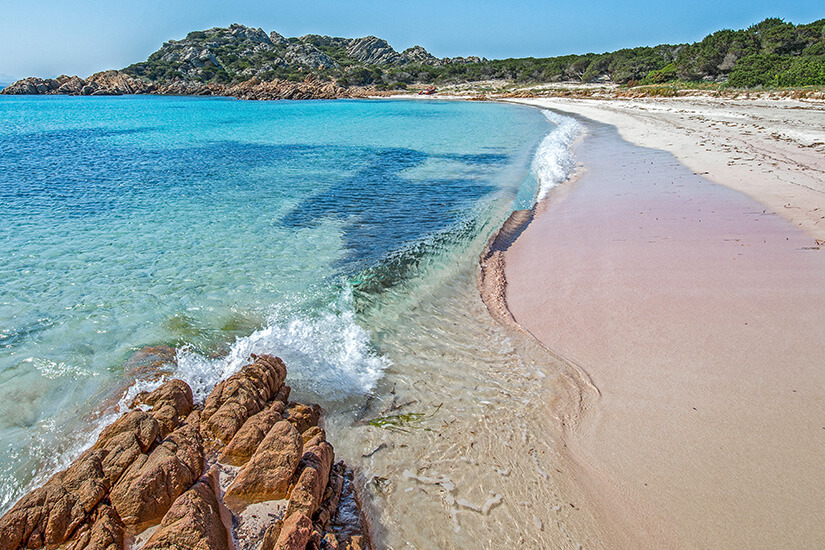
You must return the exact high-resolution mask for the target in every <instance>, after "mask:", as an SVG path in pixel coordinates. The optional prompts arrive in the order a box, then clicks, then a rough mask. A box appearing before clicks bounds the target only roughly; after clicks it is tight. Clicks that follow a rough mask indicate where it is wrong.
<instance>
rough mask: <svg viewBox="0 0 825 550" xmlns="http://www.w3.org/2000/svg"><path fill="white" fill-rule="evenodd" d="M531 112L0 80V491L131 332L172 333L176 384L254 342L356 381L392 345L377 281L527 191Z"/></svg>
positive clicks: (196, 384)
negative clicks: (46, 89)
mask: <svg viewBox="0 0 825 550" xmlns="http://www.w3.org/2000/svg"><path fill="white" fill-rule="evenodd" d="M553 128H554V126H552V125H551V124H548V122H547V119H546V118H545V117H543V116H542V115H541V114H540V112H538V111H536V110H534V109H530V108H524V107H518V106H509V105H496V104H482V103H455V102H440V101H427V102H414V101H392V102H391V101H315V102H241V101H236V100H231V99H223V98H175V97H117V98H72V97H3V98H2V101H0V135H1V136H2V139H0V258H2V262H0V509H5V508H7V507H8V506H10V505H11V503H12V502H13V501H14V500H15V499H16V498H17V497H19V495H20V494H21V493H22V491H23V489H24V488H25V487H26V486H27V485H29V484H30V482H31V481H32V480H33V479H42V478H43V477H44V476H46V475H48V474H49V473H50V472H52V471H53V470H54V467H55V466H56V465H58V464H60V463H63V462H65V461H66V460H68V459H69V458H70V457H71V456H72V455H73V454H76V453H77V452H78V450H79V449H81V448H82V447H83V446H84V445H86V444H88V441H89V437H90V435H91V434H93V433H94V431H95V429H97V428H98V427H99V425H100V423H101V421H100V420H99V419H97V416H98V415H99V412H100V411H99V410H98V404H99V403H100V402H101V400H105V399H108V398H111V397H115V398H116V397H117V392H118V391H121V390H122V388H124V387H126V386H128V385H129V384H131V383H132V381H133V380H132V378H131V377H133V376H134V375H133V374H132V373H131V372H128V371H125V370H124V367H123V365H124V361H125V360H126V359H127V358H128V357H129V356H130V355H131V354H132V353H133V352H134V351H136V350H138V349H140V348H142V347H144V346H147V345H156V344H171V345H174V346H176V347H178V348H180V351H179V353H178V356H179V357H178V359H179V369H178V372H177V373H176V375H178V376H181V377H183V378H184V379H186V380H187V381H189V382H190V383H191V384H192V385H193V388H194V389H195V391H196V395H198V396H203V395H204V394H205V393H206V392H207V391H208V390H209V389H210V388H211V386H212V385H213V384H214V383H215V382H216V381H217V380H219V379H220V378H222V377H225V376H227V375H228V374H230V373H231V372H233V371H234V370H235V369H237V368H238V367H239V366H240V365H241V364H242V363H243V361H244V360H245V359H246V357H248V354H249V353H250V352H258V353H261V352H271V353H275V354H277V355H280V356H281V357H283V358H284V360H285V361H286V362H287V365H288V367H289V372H290V383H291V384H292V385H294V386H296V387H298V388H300V390H301V392H302V393H303V394H305V395H307V396H309V397H310V398H312V399H315V400H318V401H320V402H322V403H325V404H326V405H327V406H328V407H331V408H333V409H335V408H336V407H341V408H346V407H347V406H348V405H347V403H354V402H358V401H362V400H363V399H364V398H365V396H368V395H369V394H370V392H372V391H373V390H374V389H375V387H376V383H377V382H378V381H379V380H380V379H381V376H382V373H383V372H384V371H385V369H387V368H388V367H389V366H390V365H391V364H392V362H393V360H394V359H393V357H395V356H397V355H398V352H397V349H396V346H397V340H396V339H394V337H392V336H391V335H389V336H388V333H387V331H385V329H384V325H385V324H386V322H387V318H388V317H387V315H390V314H383V313H380V312H385V311H388V309H387V307H386V302H387V300H389V299H392V300H395V299H397V297H398V296H402V298H401V299H402V300H403V299H405V298H403V295H404V292H407V293H409V292H410V291H411V290H410V289H411V288H413V287H409V286H406V287H405V286H404V284H403V283H404V282H405V281H408V280H412V279H414V280H426V278H427V276H426V275H425V274H426V273H428V272H429V271H428V270H431V269H432V268H433V266H435V267H439V266H440V267H444V266H449V265H451V264H453V263H455V262H464V263H465V264H466V263H467V261H468V258H472V256H473V254H476V255H477V253H478V250H472V251H471V252H467V251H468V247H473V246H476V247H477V246H478V245H477V243H478V242H479V239H481V241H482V242H483V239H484V238H486V235H485V233H489V232H490V231H492V230H493V229H494V228H495V224H496V223H498V221H499V218H501V216H506V213H507V212H508V211H509V210H511V209H512V208H513V207H516V206H518V205H519V204H522V205H523V203H530V202H531V201H532V200H534V198H535V196H536V193H537V189H538V186H539V184H538V182H537V181H536V179H535V177H534V176H533V174H535V173H536V169H535V167H534V168H533V169H532V170H531V163H532V162H533V155H534V152H535V150H536V148H537V147H538V144H539V143H540V142H541V140H542V139H543V138H544V137H545V136H546V135H547V134H548V133H549V132H551V131H552V130H553ZM473 243H475V244H473ZM457 254H458V255H459V256H460V259H459V256H457ZM470 261H471V260H470ZM446 269H448V270H449V269H450V268H449V267H447V268H446ZM436 271H438V269H436ZM439 273H441V271H439ZM447 273H449V271H448V272H447ZM449 278H450V276H449V274H448V275H447V276H446V277H441V278H435V279H433V280H432V281H431V284H435V285H438V284H442V282H443V281H444V280H449ZM439 281H442V282H439ZM402 287H403V288H406V290H399V289H401V288H402ZM416 292H418V291H417V290H416ZM408 297H409V296H408ZM392 315H397V313H392ZM405 315H406V314H405ZM419 322H421V323H426V321H424V320H423V319H421V318H419ZM441 345H442V346H444V347H445V349H446V346H448V345H452V344H451V343H448V342H444V343H443V344H441ZM227 352H228V353H229V356H228V357H221V358H216V357H219V356H222V355H225V354H226V353H227ZM133 391H134V390H133ZM335 403H340V405H335ZM110 409H111V407H110ZM107 410H109V409H107Z"/></svg>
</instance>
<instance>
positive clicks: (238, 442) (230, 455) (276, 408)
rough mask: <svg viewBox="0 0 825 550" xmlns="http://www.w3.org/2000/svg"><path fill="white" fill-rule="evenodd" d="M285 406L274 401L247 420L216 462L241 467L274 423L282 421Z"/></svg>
mask: <svg viewBox="0 0 825 550" xmlns="http://www.w3.org/2000/svg"><path fill="white" fill-rule="evenodd" d="M285 408H286V404H284V403H283V402H281V401H275V402H274V403H273V404H272V405H270V406H269V407H268V408H266V409H264V410H262V411H261V412H259V413H258V414H255V415H252V416H251V417H250V418H249V420H247V421H246V422H245V423H244V425H243V426H242V427H241V429H240V430H238V431H237V433H236V434H235V436H234V437H233V438H232V440H231V441H230V442H229V444H228V445H227V446H226V447H225V448H224V449H223V451H222V452H221V455H220V457H219V458H218V462H221V463H223V464H230V465H232V466H243V465H244V464H246V463H247V461H248V460H249V459H250V458H252V455H253V454H255V450H256V449H257V448H258V445H260V444H261V441H263V440H264V438H265V437H266V435H267V434H268V433H269V430H271V429H272V426H274V425H275V423H276V422H278V421H280V420H282V418H281V413H283V412H284V409H285Z"/></svg>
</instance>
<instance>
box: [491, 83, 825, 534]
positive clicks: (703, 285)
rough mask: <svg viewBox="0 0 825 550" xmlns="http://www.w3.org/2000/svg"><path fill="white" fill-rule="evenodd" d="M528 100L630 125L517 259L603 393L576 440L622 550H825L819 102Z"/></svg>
mask: <svg viewBox="0 0 825 550" xmlns="http://www.w3.org/2000/svg"><path fill="white" fill-rule="evenodd" d="M524 102H525V103H533V104H539V105H542V106H547V107H551V108H554V109H558V110H559V111H561V112H569V113H579V114H581V115H584V116H586V117H588V118H590V119H593V120H599V121H601V122H606V123H608V124H612V125H615V127H614V126H608V125H604V124H596V123H588V124H587V127H588V137H586V138H585V139H584V140H583V142H582V143H581V144H580V145H579V146H578V148H577V156H578V159H579V160H580V161H581V162H582V163H583V165H584V166H585V169H584V170H583V171H582V174H581V177H580V178H578V179H577V180H576V181H575V182H573V183H567V184H563V185H562V186H561V188H560V190H559V191H560V192H563V193H564V194H565V196H564V197H563V198H562V199H559V198H558V197H556V198H555V200H554V198H553V197H552V196H551V198H550V200H548V201H545V203H544V204H543V206H542V207H541V209H540V211H539V213H538V215H537V216H536V217H535V219H534V220H533V221H532V222H531V223H530V225H529V226H528V227H527V229H526V230H525V231H524V232H523V233H522V234H521V235H520V236H519V237H518V239H517V240H516V241H515V242H514V243H513V244H512V246H510V248H509V249H508V250H507V252H506V254H505V262H506V266H505V275H506V279H507V287H506V299H507V305H508V307H509V309H510V312H511V313H512V314H513V316H514V318H515V320H516V321H517V322H518V323H519V324H520V325H521V326H522V327H524V328H525V329H527V330H528V331H529V332H530V333H532V334H533V335H534V336H536V337H537V338H538V339H539V340H540V341H541V342H542V343H543V344H544V345H545V346H547V347H548V348H549V349H551V350H553V351H555V352H558V353H559V354H561V355H563V356H565V357H567V358H568V359H570V360H572V361H573V362H575V363H576V364H577V365H579V366H580V367H581V368H582V369H583V370H584V371H585V372H586V373H587V374H588V375H589V376H590V377H591V379H592V381H593V383H594V384H595V385H596V386H597V387H598V389H599V391H600V395H601V396H600V397H599V398H598V399H597V400H596V401H595V403H593V404H592V406H591V407H590V409H589V410H588V411H586V413H585V415H584V417H583V418H582V420H581V421H580V422H579V423H578V424H577V425H575V426H569V427H567V431H566V440H567V443H568V445H569V448H570V450H571V452H572V457H573V459H574V460H575V461H577V462H578V463H579V464H580V466H581V472H582V474H583V481H582V483H583V487H584V490H586V491H587V492H589V494H590V496H591V498H592V500H593V502H594V503H596V504H595V505H596V507H597V508H598V510H600V512H599V511H597V512H596V513H595V517H597V518H601V520H602V521H604V522H606V523H604V524H603V525H602V526H601V528H604V529H606V530H608V531H610V530H612V531H613V533H614V534H615V535H614V536H615V537H616V538H614V539H612V542H613V543H615V544H612V543H611V539H610V537H608V542H607V545H608V546H642V547H650V548H654V547H724V548H733V547H736V548H739V547H750V548H753V547H771V548H776V547H808V548H810V547H824V546H825V521H823V520H825V504H823V503H825V476H823V475H822V465H823V464H825V399H823V396H825V249H824V250H819V249H817V247H816V242H815V238H819V239H823V238H825V176H824V174H825V154H823V151H825V146H823V145H822V144H823V143H824V142H825V110H823V105H822V104H821V103H819V104H804V103H792V102H781V103H780V102H770V103H756V102H753V103H749V102H746V101H743V102H731V101H724V102H722V101H714V100H711V99H708V100H647V101H586V100H585V101H581V100H562V99H547V100H526V101H524ZM616 128H618V132H619V133H620V134H621V136H622V137H624V138H625V139H627V140H629V141H632V142H634V143H637V144H638V145H642V146H645V147H649V148H648V149H646V148H642V147H638V146H636V145H632V144H629V143H627V142H625V141H622V140H621V139H619V138H618V134H617V133H616ZM662 150H664V151H662ZM665 151H669V152H670V153H673V155H675V158H674V156H673V155H671V154H670V153H669V152H665ZM679 161H681V163H680V162H679ZM682 163H683V164H682ZM697 173H698V174H697ZM713 182H716V183H713ZM718 183H721V184H724V185H725V186H726V187H723V186H721V185H718ZM562 188H563V189H562ZM734 190H738V191H741V193H740V192H738V191H734ZM743 193H745V194H743ZM777 213H778V214H780V215H776V214H777ZM798 228H801V230H800V229H798ZM634 539H635V540H634ZM628 540H631V541H633V542H631V543H628V542H627V541H628Z"/></svg>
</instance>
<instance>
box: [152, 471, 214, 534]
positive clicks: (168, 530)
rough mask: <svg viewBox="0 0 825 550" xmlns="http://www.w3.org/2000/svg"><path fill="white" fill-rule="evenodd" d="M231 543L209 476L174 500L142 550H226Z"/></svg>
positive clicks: (212, 482)
mask: <svg viewBox="0 0 825 550" xmlns="http://www.w3.org/2000/svg"><path fill="white" fill-rule="evenodd" d="M228 541H229V538H228V535H227V532H226V526H224V524H223V522H222V521H221V515H220V504H219V503H218V499H217V497H216V496H215V487H214V481H213V480H212V479H211V476H208V475H207V476H204V477H202V478H201V479H200V480H198V482H197V483H195V485H193V486H192V488H191V489H189V490H188V491H186V492H185V493H183V494H182V495H181V496H179V497H178V498H177V500H175V502H174V504H172V507H171V508H170V509H169V511H168V512H167V513H166V515H165V516H164V517H163V521H162V522H161V524H160V527H159V528H158V530H157V531H155V533H154V534H153V535H152V537H151V538H150V539H149V541H148V542H147V543H146V546H144V547H143V550H161V549H164V548H188V549H192V550H224V549H228V548H229V542H228Z"/></svg>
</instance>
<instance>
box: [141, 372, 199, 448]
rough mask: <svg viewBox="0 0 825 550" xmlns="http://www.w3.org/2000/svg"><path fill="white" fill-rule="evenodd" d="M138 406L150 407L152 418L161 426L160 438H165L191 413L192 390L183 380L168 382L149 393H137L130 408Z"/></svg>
mask: <svg viewBox="0 0 825 550" xmlns="http://www.w3.org/2000/svg"><path fill="white" fill-rule="evenodd" d="M139 405H147V406H149V407H152V412H151V414H152V417H154V418H155V419H156V420H157V421H158V422H159V423H160V426H161V434H160V436H161V437H166V436H167V435H169V434H170V433H171V432H172V431H173V430H174V429H175V428H176V427H177V426H178V424H180V421H181V419H183V418H185V417H186V416H188V415H189V413H191V412H192V406H193V400H192V389H191V388H190V387H189V385H188V384H187V383H186V382H184V381H183V380H170V381H169V382H167V383H165V384H164V385H162V386H161V387H159V388H158V389H156V390H155V391H153V392H151V393H147V392H142V393H139V394H138V395H137V397H135V399H134V401H133V402H132V407H137V406H139Z"/></svg>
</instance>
